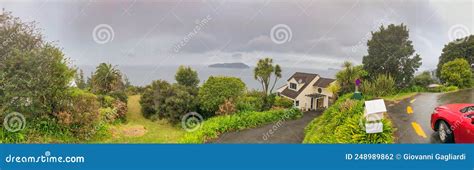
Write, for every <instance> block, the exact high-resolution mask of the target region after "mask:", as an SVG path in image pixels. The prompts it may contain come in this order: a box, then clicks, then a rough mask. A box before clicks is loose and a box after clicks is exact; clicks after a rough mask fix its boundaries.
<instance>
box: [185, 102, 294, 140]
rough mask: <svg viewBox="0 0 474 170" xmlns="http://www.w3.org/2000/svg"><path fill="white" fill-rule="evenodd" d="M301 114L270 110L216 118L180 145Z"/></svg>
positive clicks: (187, 137)
mask: <svg viewBox="0 0 474 170" xmlns="http://www.w3.org/2000/svg"><path fill="white" fill-rule="evenodd" d="M302 115H303V113H302V112H301V111H299V110H298V109H287V110H271V111H265V112H241V113H237V114H233V115H226V116H217V117H213V118H210V119H208V120H206V121H204V122H202V127H201V128H200V129H198V130H196V131H194V132H191V133H187V134H185V136H184V137H183V138H182V139H181V140H180V142H181V143H204V142H206V141H208V140H210V139H214V138H217V137H218V136H219V135H220V134H222V133H225V132H230V131H234V130H242V129H247V128H252V127H257V126H261V125H264V124H268V123H271V122H275V121H278V120H286V119H295V118H298V117H301V116H302Z"/></svg>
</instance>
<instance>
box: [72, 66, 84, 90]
mask: <svg viewBox="0 0 474 170" xmlns="http://www.w3.org/2000/svg"><path fill="white" fill-rule="evenodd" d="M74 82H76V86H77V88H79V89H85V88H86V87H87V84H86V80H85V78H84V71H82V70H81V69H79V70H78V72H77V71H76V75H75V77H74Z"/></svg>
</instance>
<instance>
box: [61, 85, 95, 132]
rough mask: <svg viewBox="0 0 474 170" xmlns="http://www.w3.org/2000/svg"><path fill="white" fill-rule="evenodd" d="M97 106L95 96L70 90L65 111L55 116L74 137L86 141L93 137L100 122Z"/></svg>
mask: <svg viewBox="0 0 474 170" xmlns="http://www.w3.org/2000/svg"><path fill="white" fill-rule="evenodd" d="M99 106H100V103H99V102H98V100H97V96H96V95H94V94H92V93H89V92H86V91H83V90H80V89H72V90H71V93H70V97H69V99H68V102H67V105H66V108H65V110H64V111H61V112H58V113H57V114H55V115H56V117H57V118H58V120H59V122H63V123H64V124H63V126H65V127H67V128H69V129H70V130H71V132H72V133H73V134H74V135H75V136H76V137H78V138H80V139H86V140H87V139H90V138H91V137H93V136H94V135H95V132H96V127H97V125H98V123H99V122H100V116H99Z"/></svg>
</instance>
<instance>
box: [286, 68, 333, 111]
mask: <svg viewBox="0 0 474 170" xmlns="http://www.w3.org/2000/svg"><path fill="white" fill-rule="evenodd" d="M334 82H335V79H330V78H323V77H321V76H319V75H318V74H312V73H302V72H296V73H295V74H293V76H291V77H290V78H289V79H288V80H287V83H286V84H285V85H284V86H282V87H280V88H279V89H278V90H277V91H278V94H279V95H280V96H283V97H287V98H289V99H291V100H293V102H294V105H295V107H298V108H299V109H301V110H315V109H319V108H327V107H328V106H329V101H330V99H331V98H332V97H333V94H332V92H331V91H329V89H328V86H329V85H330V84H331V83H334Z"/></svg>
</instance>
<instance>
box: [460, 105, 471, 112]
mask: <svg viewBox="0 0 474 170" xmlns="http://www.w3.org/2000/svg"><path fill="white" fill-rule="evenodd" d="M460 111H461V113H469V112H473V111H474V106H467V107H465V108H463V109H461V110H460Z"/></svg>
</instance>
